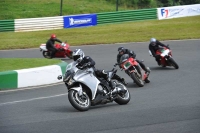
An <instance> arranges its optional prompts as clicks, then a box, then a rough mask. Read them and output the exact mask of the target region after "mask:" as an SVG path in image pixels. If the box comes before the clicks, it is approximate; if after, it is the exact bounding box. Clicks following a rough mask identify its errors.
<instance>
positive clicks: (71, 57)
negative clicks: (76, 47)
mask: <svg viewBox="0 0 200 133" xmlns="http://www.w3.org/2000/svg"><path fill="white" fill-rule="evenodd" d="M72 53H73V52H72V51H71V52H70V55H69V56H67V57H68V58H70V59H73V56H72Z"/></svg>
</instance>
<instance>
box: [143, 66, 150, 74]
mask: <svg viewBox="0 0 200 133" xmlns="http://www.w3.org/2000/svg"><path fill="white" fill-rule="evenodd" d="M144 71H145V73H146V74H147V75H149V74H150V72H151V70H150V68H149V67H145V70H144Z"/></svg>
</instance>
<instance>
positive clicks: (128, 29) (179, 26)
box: [0, 16, 200, 50]
mask: <svg viewBox="0 0 200 133" xmlns="http://www.w3.org/2000/svg"><path fill="white" fill-rule="evenodd" d="M52 33H55V34H57V37H58V38H59V39H61V40H62V41H65V40H67V41H68V43H69V44H70V45H73V46H74V45H91V44H106V43H118V42H141V41H148V40H149V39H150V38H151V37H155V38H157V39H159V40H175V39H176V40H177V39H178V40H179V39H197V38H200V16H195V17H185V18H176V19H168V20H149V21H138V22H124V23H117V24H107V25H98V26H94V27H86V28H70V29H59V30H46V31H34V32H16V33H15V32H0V40H1V45H0V50H3V49H25V48H39V45H40V44H41V43H46V41H47V39H48V38H49V36H50V34H52Z"/></svg>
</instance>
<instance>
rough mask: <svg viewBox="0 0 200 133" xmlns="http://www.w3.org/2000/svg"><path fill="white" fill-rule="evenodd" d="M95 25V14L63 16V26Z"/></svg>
mask: <svg viewBox="0 0 200 133" xmlns="http://www.w3.org/2000/svg"><path fill="white" fill-rule="evenodd" d="M95 25H97V15H96V14H81V15H75V16H64V28H73V27H85V26H95Z"/></svg>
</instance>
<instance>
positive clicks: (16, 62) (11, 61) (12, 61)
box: [0, 58, 61, 72]
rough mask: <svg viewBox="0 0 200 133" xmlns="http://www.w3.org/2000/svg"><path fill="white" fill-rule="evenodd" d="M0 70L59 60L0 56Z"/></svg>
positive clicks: (48, 63) (44, 64)
mask: <svg viewBox="0 0 200 133" xmlns="http://www.w3.org/2000/svg"><path fill="white" fill-rule="evenodd" d="M0 62H1V65H0V72H1V71H9V70H19V69H26V68H34V67H41V66H48V65H54V64H59V63H60V62H61V61H60V60H54V59H51V60H50V59H42V58H41V59H39V58H31V59H30V58H0Z"/></svg>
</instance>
